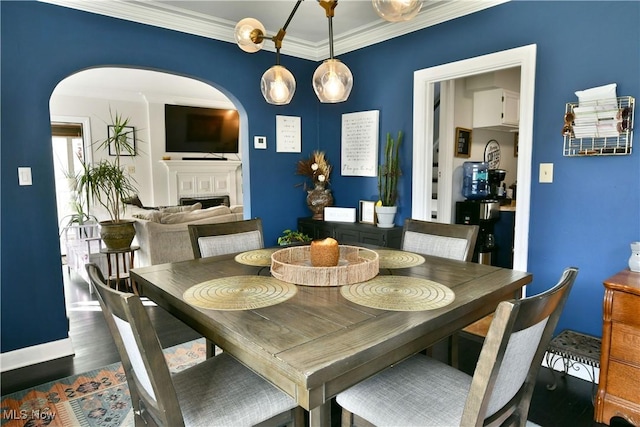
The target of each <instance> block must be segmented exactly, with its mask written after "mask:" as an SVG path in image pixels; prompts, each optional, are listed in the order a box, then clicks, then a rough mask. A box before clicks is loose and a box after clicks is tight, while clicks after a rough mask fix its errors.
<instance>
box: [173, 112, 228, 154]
mask: <svg viewBox="0 0 640 427" xmlns="http://www.w3.org/2000/svg"><path fill="white" fill-rule="evenodd" d="M164 124H165V137H166V139H165V143H166V148H165V151H166V152H167V153H238V136H239V129H240V120H239V115H238V112H237V111H236V110H227V109H221V108H202V107H188V106H184V105H169V104H165V106H164Z"/></svg>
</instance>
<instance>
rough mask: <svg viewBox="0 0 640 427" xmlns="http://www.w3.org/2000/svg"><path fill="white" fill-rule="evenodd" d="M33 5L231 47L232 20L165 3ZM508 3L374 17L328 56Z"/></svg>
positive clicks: (295, 45) (295, 41)
mask: <svg viewBox="0 0 640 427" xmlns="http://www.w3.org/2000/svg"><path fill="white" fill-rule="evenodd" d="M39 1H41V2H43V3H49V4H54V5H57V6H63V7H68V8H71V9H77V10H81V11H84V12H90V13H96V14H100V15H105V16H109V17H112V18H119V19H124V20H127V21H133V22H138V23H141V24H147V25H152V26H155V27H160V28H166V29H170V30H174V31H180V32H183V33H187V34H193V35H196V36H201V37H206V38H210V39H215V40H219V41H223V42H228V43H235V40H234V38H233V29H234V27H235V25H236V22H232V21H229V20H226V19H220V18H215V17H212V16H209V15H204V14H200V13H196V12H191V11H185V10H184V9H180V8H175V7H172V6H168V5H165V4H157V3H152V2H146V1H145V2H132V1H125V0H39ZM508 1H509V0H481V1H465V0H454V1H441V2H438V3H436V4H434V5H430V6H429V7H426V8H424V9H423V10H422V11H421V12H420V13H419V14H418V15H417V16H416V17H415V18H414V19H412V20H411V21H408V22H401V23H391V22H386V21H384V20H382V19H380V20H378V21H375V22H372V23H371V24H369V25H365V26H361V27H359V28H355V29H352V30H350V31H348V32H346V33H341V34H334V53H335V55H336V56H337V55H340V54H344V53H348V52H351V51H354V50H357V49H361V48H363V47H367V46H371V45H374V44H376V43H380V42H383V41H385V40H389V39H392V38H394V37H399V36H402V35H405V34H408V33H411V32H414V31H418V30H421V29H423V28H427V27H430V26H433V25H437V24H440V23H442V22H445V21H449V20H452V19H455V18H459V17H461V16H465V15H469V14H472V13H475V12H479V11H481V10H484V9H488V8H491V7H494V6H497V5H500V4H503V3H506V2H508ZM328 44H329V41H328V38H327V39H326V40H323V41H322V42H320V43H312V42H309V41H307V40H303V39H301V38H296V37H293V36H290V35H287V38H286V43H283V46H282V49H281V53H282V54H283V55H289V56H293V57H297V58H302V59H308V60H311V61H321V60H323V59H326V58H327V57H328V53H329V46H328ZM263 49H264V50H267V51H272V52H275V47H274V46H273V45H272V44H270V43H267V44H265V45H264V47H263Z"/></svg>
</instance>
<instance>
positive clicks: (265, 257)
mask: <svg viewBox="0 0 640 427" xmlns="http://www.w3.org/2000/svg"><path fill="white" fill-rule="evenodd" d="M275 251H277V249H273V248H272V249H256V250H253V251H246V252H242V253H241V254H238V255H236V257H235V260H236V262H238V263H240V264H245V265H254V266H256V267H268V266H270V265H271V254H272V253H274V252H275Z"/></svg>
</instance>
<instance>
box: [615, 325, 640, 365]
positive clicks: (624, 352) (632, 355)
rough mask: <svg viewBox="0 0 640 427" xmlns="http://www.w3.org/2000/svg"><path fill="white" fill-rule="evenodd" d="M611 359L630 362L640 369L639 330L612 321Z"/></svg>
mask: <svg viewBox="0 0 640 427" xmlns="http://www.w3.org/2000/svg"><path fill="white" fill-rule="evenodd" d="M609 356H610V357H611V358H612V359H617V360H620V361H624V362H628V363H632V364H634V365H636V366H637V367H638V370H640V331H639V330H637V329H634V328H631V327H629V326H627V325H622V324H619V323H614V324H613V325H612V326H611V351H610V352H609Z"/></svg>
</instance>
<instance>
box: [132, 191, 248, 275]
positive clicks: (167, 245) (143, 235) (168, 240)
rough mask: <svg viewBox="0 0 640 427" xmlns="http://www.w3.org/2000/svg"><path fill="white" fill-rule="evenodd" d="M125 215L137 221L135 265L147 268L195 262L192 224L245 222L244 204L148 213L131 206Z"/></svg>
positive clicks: (183, 207) (148, 211)
mask: <svg viewBox="0 0 640 427" xmlns="http://www.w3.org/2000/svg"><path fill="white" fill-rule="evenodd" d="M125 216H126V217H128V218H131V219H134V220H135V223H134V226H135V228H136V237H135V240H134V243H133V244H134V245H138V246H140V249H139V250H138V251H137V252H136V254H135V265H136V267H143V266H148V265H155V264H162V263H166V262H175V261H184V260H187V259H193V250H192V249H191V241H190V239H189V230H188V225H189V224H216V223H220V222H231V221H241V220H242V219H243V209H242V206H241V205H237V206H231V207H228V206H216V207H213V208H208V209H201V206H199V204H196V205H192V206H189V207H186V206H180V207H178V206H176V207H171V208H165V209H160V210H148V209H141V208H138V207H135V206H130V205H128V206H127V208H126V209H125Z"/></svg>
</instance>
